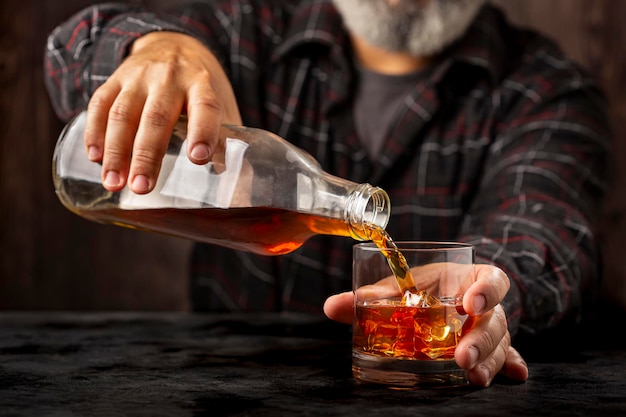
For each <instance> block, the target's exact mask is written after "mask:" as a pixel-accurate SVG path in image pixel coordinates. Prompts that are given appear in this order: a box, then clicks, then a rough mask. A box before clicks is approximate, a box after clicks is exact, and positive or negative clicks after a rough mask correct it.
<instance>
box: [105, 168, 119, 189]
mask: <svg viewBox="0 0 626 417" xmlns="http://www.w3.org/2000/svg"><path fill="white" fill-rule="evenodd" d="M121 181H122V180H121V178H120V174H118V173H117V172H115V171H109V172H107V173H106V176H105V177H104V185H105V186H107V187H117V186H118V185H119V184H120V182H121Z"/></svg>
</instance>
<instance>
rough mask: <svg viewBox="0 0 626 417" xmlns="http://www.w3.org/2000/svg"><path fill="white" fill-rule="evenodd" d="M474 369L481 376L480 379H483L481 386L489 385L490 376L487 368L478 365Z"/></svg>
mask: <svg viewBox="0 0 626 417" xmlns="http://www.w3.org/2000/svg"><path fill="white" fill-rule="evenodd" d="M476 371H477V372H479V373H480V375H481V376H482V380H483V381H484V382H483V387H485V388H487V387H488V386H489V385H491V376H490V373H489V369H487V368H485V367H484V366H480V367H479V368H478V369H477V370H476Z"/></svg>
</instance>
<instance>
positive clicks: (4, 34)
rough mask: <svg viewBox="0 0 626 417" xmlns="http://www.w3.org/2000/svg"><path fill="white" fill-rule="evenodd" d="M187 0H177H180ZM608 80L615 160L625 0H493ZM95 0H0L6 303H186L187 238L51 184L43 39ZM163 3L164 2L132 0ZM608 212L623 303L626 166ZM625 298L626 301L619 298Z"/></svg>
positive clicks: (177, 306) (0, 295) (0, 275)
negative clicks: (148, 229) (91, 213)
mask: <svg viewBox="0 0 626 417" xmlns="http://www.w3.org/2000/svg"><path fill="white" fill-rule="evenodd" d="M176 1H180V0H176ZM494 2H496V3H499V4H500V5H502V6H503V7H504V9H505V10H506V11H507V12H508V14H509V16H510V18H511V19H512V20H513V21H515V22H516V23H519V24H522V25H525V26H530V27H534V28H538V29H539V30H541V31H543V32H545V33H546V34H548V35H549V36H551V37H553V38H554V39H555V40H556V41H557V42H559V43H560V44H561V46H562V47H563V49H564V50H565V51H566V52H567V53H568V54H569V55H570V56H572V57H573V58H574V59H576V60H577V61H579V62H580V63H581V64H583V65H585V66H586V67H587V68H589V69H590V70H591V71H592V72H593V73H595V74H596V75H597V76H598V77H599V79H600V80H601V82H602V85H603V86H604V88H605V90H606V91H607V93H608V96H609V98H610V101H611V105H612V113H611V115H612V119H613V122H614V125H615V131H616V135H615V151H614V155H615V156H616V158H617V159H618V160H619V159H622V155H626V138H625V135H626V94H625V93H626V54H625V52H626V47H625V45H626V26H625V25H624V24H623V22H624V20H625V19H626V2H624V1H622V0H594V1H587V0H550V1H545V0H494ZM92 3H94V1H88V0H66V1H58V0H4V1H3V2H0V91H1V92H0V310H29V309H34V310H55V309H56V310H58V309H67V310H186V309H188V308H189V303H188V301H187V295H188V294H187V291H188V290H187V281H186V276H187V260H188V253H189V248H190V243H189V242H187V241H184V240H180V239H175V238H170V237H164V236H158V235H152V234H148V233H143V232H135V231H131V230H126V229H122V228H118V227H113V226H104V225H99V224H95V223H92V222H89V221H86V220H83V219H82V218H79V217H78V216H76V215H74V214H72V213H70V212H69V211H67V210H66V209H65V208H64V207H63V206H62V205H61V204H60V203H59V201H58V200H57V198H56V196H55V194H54V191H53V185H52V180H51V159H52V152H53V149H54V143H55V140H56V137H57V136H58V134H59V132H60V130H61V128H62V124H61V122H60V121H58V120H57V119H56V116H55V115H54V113H53V111H52V109H51V108H50V105H49V101H48V97H47V95H46V91H45V87H44V84H43V59H42V57H43V50H44V45H45V40H46V36H47V34H48V33H49V32H50V31H51V30H52V29H53V28H54V27H55V26H56V25H57V24H59V23H60V22H61V21H63V20H64V19H66V18H67V17H69V16H70V15H71V14H72V13H74V12H76V11H78V10H79V9H80V8H82V7H84V6H87V5H89V4H92ZM134 3H143V4H148V5H151V6H155V7H159V6H161V5H166V4H171V3H172V2H171V1H169V2H168V1H167V0H143V1H141V0H135V1H134ZM616 168H617V171H618V176H617V178H616V182H615V184H614V185H613V192H612V194H611V198H610V199H609V202H608V204H607V210H606V213H605V216H604V219H603V220H604V222H605V226H606V227H605V232H604V233H605V234H604V240H605V242H606V247H605V254H606V256H607V258H608V259H609V264H608V267H607V271H606V275H607V277H608V278H610V282H611V284H609V285H607V293H609V294H611V295H612V297H613V298H615V299H621V300H624V301H623V305H624V306H625V307H626V257H625V256H624V255H622V254H621V253H620V250H621V249H622V248H623V247H625V246H626V222H625V221H624V213H626V195H625V193H624V189H625V188H624V185H625V182H626V166H624V164H623V163H621V162H620V161H618V163H617V164H616ZM620 294H621V297H620Z"/></svg>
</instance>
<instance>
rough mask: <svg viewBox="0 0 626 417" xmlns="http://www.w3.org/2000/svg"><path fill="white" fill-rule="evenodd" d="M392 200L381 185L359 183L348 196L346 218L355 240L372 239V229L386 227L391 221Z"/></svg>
mask: <svg viewBox="0 0 626 417" xmlns="http://www.w3.org/2000/svg"><path fill="white" fill-rule="evenodd" d="M390 208H391V202H390V200H389V196H388V195H387V193H386V192H385V190H383V189H382V188H379V187H374V186H372V185H370V184H359V185H358V186H357V187H356V188H355V189H354V191H353V192H352V194H350V196H349V197H348V204H347V205H346V212H345V219H346V221H347V223H348V224H349V225H350V233H351V235H352V238H354V239H355V240H371V236H372V229H373V228H380V229H385V227H387V223H388V222H389V216H390V214H391V213H390Z"/></svg>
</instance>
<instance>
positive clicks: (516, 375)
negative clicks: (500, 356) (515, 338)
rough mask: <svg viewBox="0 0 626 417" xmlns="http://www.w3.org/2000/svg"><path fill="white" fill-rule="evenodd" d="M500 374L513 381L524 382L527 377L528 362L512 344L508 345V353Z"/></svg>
mask: <svg viewBox="0 0 626 417" xmlns="http://www.w3.org/2000/svg"><path fill="white" fill-rule="evenodd" d="M500 374H501V375H503V376H504V377H506V378H508V379H509V380H511V381H515V382H524V381H526V380H527V379H528V364H527V363H526V361H525V360H524V358H522V355H521V354H520V353H519V352H518V351H517V350H516V349H515V348H513V347H512V346H510V347H509V350H508V355H507V356H506V360H505V361H504V365H503V366H502V369H501V370H500Z"/></svg>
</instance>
